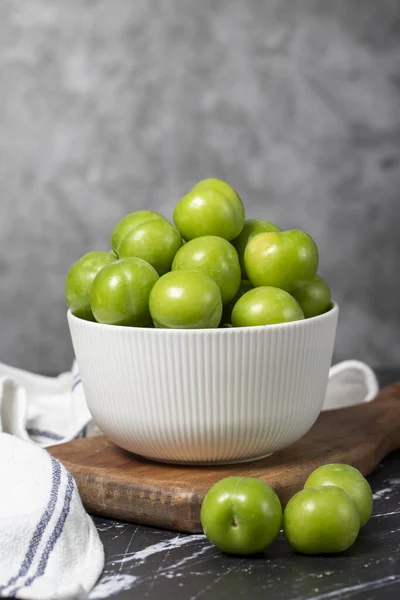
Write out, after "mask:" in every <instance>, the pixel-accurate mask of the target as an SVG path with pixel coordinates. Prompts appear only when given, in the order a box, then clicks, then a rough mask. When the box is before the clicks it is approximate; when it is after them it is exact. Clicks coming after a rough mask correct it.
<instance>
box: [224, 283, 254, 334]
mask: <svg viewBox="0 0 400 600" xmlns="http://www.w3.org/2000/svg"><path fill="white" fill-rule="evenodd" d="M252 289H253V286H252V285H251V283H250V281H248V280H247V279H242V281H241V282H240V285H239V289H238V291H237V292H236V294H235V295H234V297H233V298H232V300H231V301H230V302H228V304H226V305H225V306H224V310H223V312H222V320H221V323H222V325H223V326H226V325H230V323H231V320H232V311H233V309H234V307H235V304H236V302H237V301H238V300H239V298H241V297H242V296H244V294H246V292H249V291H250V290H252Z"/></svg>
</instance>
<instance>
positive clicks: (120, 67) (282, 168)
mask: <svg viewBox="0 0 400 600" xmlns="http://www.w3.org/2000/svg"><path fill="white" fill-rule="evenodd" d="M399 161H400V2H399V1H398V0H380V1H379V2H377V1H376V0H351V1H350V0H315V1H312V0H303V1H302V2H298V1H297V0H257V1H251V0H249V1H246V2H245V1H244V0H220V1H219V0H201V1H195V0H192V1H190V0H158V1H152V0H62V1H61V0H1V3H0V206H1V214H0V244H1V247H0V361H3V362H7V363H10V364H13V365H16V366H20V367H23V368H29V369H32V370H35V371H43V370H45V371H51V372H56V371H58V370H61V369H65V368H68V367H69V364H70V361H71V357H72V349H71V344H70V340H69V335H68V330H67V325H66V319H65V307H64V299H63V284H64V278H65V274H66V272H67V269H68V267H69V265H70V263H72V262H73V261H74V260H75V259H77V258H78V257H79V256H80V255H81V254H82V253H83V252H86V251H88V250H90V249H99V248H103V247H106V246H107V244H108V236H109V232H110V231H111V229H112V227H113V225H114V223H115V222H116V221H117V220H118V219H119V218H120V217H121V216H122V215H123V214H124V213H126V212H128V211H132V210H135V209H138V208H140V207H146V208H154V209H158V210H161V211H162V212H164V213H165V214H166V215H170V214H171V210H172V207H173V205H174V203H175V202H176V201H177V199H179V197H180V196H181V195H183V194H184V193H185V192H186V190H187V189H188V187H189V186H191V185H193V183H194V182H195V181H196V180H198V179H201V178H204V177H209V176H217V177H221V178H225V179H227V180H228V181H229V182H230V183H232V184H233V185H234V186H235V187H237V189H238V190H239V192H240V193H241V195H242V197H243V199H244V201H245V202H246V206H247V207H248V214H249V215H252V216H260V217H261V216H263V217H266V218H269V219H271V220H274V221H276V222H278V223H279V224H280V225H281V226H283V227H288V228H289V227H300V228H305V229H306V230H307V231H309V232H310V233H311V234H312V235H313V236H314V238H315V239H316V241H317V243H318V244H319V247H320V251H321V268H320V272H321V274H322V275H324V276H326V277H327V278H328V280H329V282H330V283H331V287H332V289H333V291H334V296H335V298H336V299H337V300H338V301H339V303H340V305H341V317H340V327H339V331H338V337H337V343H336V359H341V358H348V357H357V358H360V359H364V360H367V361H369V362H370V363H371V364H372V365H380V364H396V363H397V364H398V362H399V360H400V308H399V304H400V282H399V266H398V259H399V256H400V242H399V239H400V231H399V226H400V162H399Z"/></svg>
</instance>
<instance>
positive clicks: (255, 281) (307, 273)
mask: <svg viewBox="0 0 400 600" xmlns="http://www.w3.org/2000/svg"><path fill="white" fill-rule="evenodd" d="M173 219H174V224H175V225H172V224H171V223H170V222H169V221H167V219H165V218H164V217H163V216H162V215H161V214H159V213H157V212H153V211H149V210H139V211H137V212H134V213H131V214H128V215H126V216H125V217H124V218H123V219H121V221H119V222H118V223H117V225H116V226H115V227H114V230H113V231H112V234H111V250H110V251H107V252H106V251H95V252H88V253H87V254H85V255H84V256H82V258H81V259H80V260H78V261H77V262H76V263H75V264H73V265H72V267H71V268H70V270H69V272H68V275H67V279H66V284H65V297H66V301H67V304H68V307H69V308H70V310H71V312H72V313H73V314H74V315H75V316H77V317H79V318H81V319H86V320H91V321H97V322H99V323H106V324H110V325H126V326H133V327H153V326H155V327H162V328H170V329H201V328H215V327H229V326H233V327H249V326H256V325H271V324H274V323H284V322H289V321H297V320H300V319H304V318H309V317H314V316H317V315H319V314H322V313H324V312H326V311H327V310H328V309H329V308H330V306H331V294H330V290H329V287H328V285H327V283H326V282H325V281H324V280H323V279H322V278H321V277H320V276H319V275H317V268H318V249H317V247H316V245H315V242H314V241H313V239H312V238H311V237H310V236H309V235H308V234H307V233H305V232H304V231H300V230H296V229H294V230H289V231H281V229H280V228H279V227H278V226H277V225H275V224H274V223H271V222H270V221H265V220H263V219H249V220H245V212H244V207H243V203H242V201H241V199H240V198H239V196H238V194H237V192H236V191H235V190H234V189H233V188H232V187H231V186H230V185H229V184H228V183H226V182H224V181H221V180H219V179H204V180H203V181H200V182H199V183H197V184H196V185H195V186H194V187H193V189H192V190H191V191H190V192H189V193H188V194H186V195H185V196H184V197H183V198H181V200H180V201H179V202H178V204H177V205H176V206H175V210H174V215H173Z"/></svg>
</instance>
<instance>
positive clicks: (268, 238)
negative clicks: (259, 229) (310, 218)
mask: <svg viewBox="0 0 400 600" xmlns="http://www.w3.org/2000/svg"><path fill="white" fill-rule="evenodd" d="M244 264H245V268H246V272H247V275H248V279H249V280H250V281H251V283H252V284H253V285H254V287H258V286H261V285H271V286H273V287H278V288H281V289H283V290H285V291H287V292H290V291H292V290H294V289H296V288H297V287H299V286H300V285H303V284H304V282H306V281H310V280H311V279H313V277H314V276H315V274H316V272H317V268H318V249H317V246H316V245H315V242H314V240H313V239H312V237H310V236H309V235H308V234H307V233H305V232H304V231H300V230H298V229H292V230H289V231H281V232H279V231H277V232H271V233H259V234H257V235H255V236H254V237H253V238H252V239H251V240H250V241H249V243H248V244H247V246H246V249H245V252H244Z"/></svg>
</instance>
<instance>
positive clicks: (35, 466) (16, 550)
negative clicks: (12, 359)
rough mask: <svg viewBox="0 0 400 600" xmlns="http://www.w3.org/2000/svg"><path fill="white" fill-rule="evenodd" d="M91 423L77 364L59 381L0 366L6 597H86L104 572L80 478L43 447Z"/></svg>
mask: <svg viewBox="0 0 400 600" xmlns="http://www.w3.org/2000/svg"><path fill="white" fill-rule="evenodd" d="M90 423H91V416H90V413H89V411H88V408H87V406H86V401H85V397H84V394H83V390H82V385H81V383H80V377H79V373H78V370H77V368H76V365H75V364H74V366H73V369H72V371H71V372H68V373H63V374H62V375H60V376H59V377H57V378H49V377H41V376H37V375H33V374H31V373H26V372H24V371H21V370H19V369H15V368H12V367H8V366H6V365H1V364H0V432H3V433H0V482H1V490H0V597H2V598H8V597H10V598H11V597H16V598H27V599H33V600H41V599H42V600H50V599H51V600H57V599H59V598H60V599H61V598H62V599H65V600H66V599H68V600H69V599H72V598H79V599H83V598H87V597H88V593H89V591H90V590H91V588H92V587H93V586H94V585H95V583H96V581H97V579H98V578H99V576H100V575H101V572H102V570H103V566H104V550H103V545H102V543H101V541H100V538H99V535H98V533H97V531H96V528H95V526H94V523H93V521H92V519H91V518H90V517H89V515H88V514H87V513H86V511H85V509H84V508H83V506H82V502H81V499H80V497H79V493H78V490H77V487H76V484H75V481H74V479H73V477H72V476H71V474H70V473H69V472H68V471H67V470H66V469H65V468H64V467H63V466H62V465H61V464H60V463H59V462H58V461H57V460H55V459H54V458H52V457H51V456H50V455H49V454H48V452H46V451H45V450H43V449H42V448H40V447H39V446H43V447H46V446H50V445H53V444H59V443H62V442H65V441H68V440H71V439H73V438H76V437H82V436H83V435H85V433H86V430H87V429H88V427H89V426H90ZM9 434H12V435H9ZM32 442H34V444H35V445H34V444H33V443H32Z"/></svg>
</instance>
